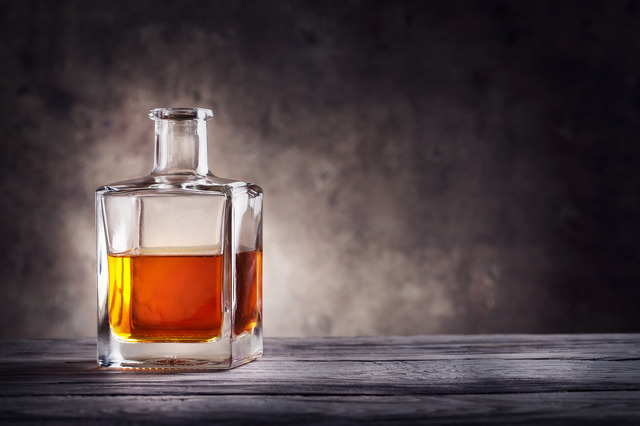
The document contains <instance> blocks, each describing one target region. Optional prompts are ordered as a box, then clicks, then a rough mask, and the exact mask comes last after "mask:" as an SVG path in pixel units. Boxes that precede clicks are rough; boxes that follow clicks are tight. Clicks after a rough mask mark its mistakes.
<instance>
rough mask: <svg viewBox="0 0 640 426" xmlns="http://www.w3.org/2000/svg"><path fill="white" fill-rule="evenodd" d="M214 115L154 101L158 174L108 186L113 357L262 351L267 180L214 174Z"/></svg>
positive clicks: (153, 359)
mask: <svg viewBox="0 0 640 426" xmlns="http://www.w3.org/2000/svg"><path fill="white" fill-rule="evenodd" d="M211 115H212V114H211V112H210V110H202V109H187V108H179V109H175V108H163V109H156V110H152V111H151V114H150V116H151V118H152V119H154V120H155V121H156V151H155V167H154V169H153V172H152V173H151V175H149V176H147V177H144V178H141V179H136V180H131V181H125V182H120V183H116V184H112V185H107V186H104V187H102V188H99V189H98V191H97V192H96V231H97V246H98V251H97V261H98V262H97V267H98V271H97V273H98V363H99V364H100V365H101V366H105V367H106V366H117V367H137V368H231V367H235V366H237V365H240V364H243V363H245V362H248V361H251V360H253V359H255V358H257V357H259V356H260V355H261V354H262V190H261V189H260V188H259V187H258V186H256V185H253V184H249V183H246V182H239V181H233V180H228V179H221V178H217V177H215V176H213V175H211V174H210V173H209V172H208V167H207V165H206V158H207V155H206V148H207V147H206V123H205V120H206V119H207V118H209V117H211Z"/></svg>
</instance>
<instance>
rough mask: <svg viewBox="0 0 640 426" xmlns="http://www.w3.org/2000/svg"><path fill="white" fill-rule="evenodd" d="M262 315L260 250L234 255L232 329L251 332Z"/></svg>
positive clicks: (238, 332)
mask: <svg viewBox="0 0 640 426" xmlns="http://www.w3.org/2000/svg"><path fill="white" fill-rule="evenodd" d="M261 316H262V251H260V250H256V251H247V252H242V253H238V254H237V255H236V311H235V322H234V327H233V331H234V333H235V334H236V335H237V336H239V335H241V334H244V333H252V332H253V330H254V329H255V328H256V326H257V325H258V322H259V321H260V318H261Z"/></svg>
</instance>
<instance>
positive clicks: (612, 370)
mask: <svg viewBox="0 0 640 426" xmlns="http://www.w3.org/2000/svg"><path fill="white" fill-rule="evenodd" d="M265 348H266V355H265V357H264V358H262V359H260V360H258V361H257V362H254V363H251V364H248V365H245V366H243V367H241V368H238V369H236V370H231V371H226V372H173V371H166V370H165V371H131V370H129V371H123V370H105V369H99V368H98V367H97V366H96V364H95V363H94V361H93V359H94V353H95V347H94V342H93V341H92V340H82V341H60V340H39V341H34V340H26V341H3V342H2V347H1V348H0V359H2V360H3V363H2V365H0V379H1V381H0V396H25V397H26V396H30V395H33V396H36V395H39V396H46V395H49V396H54V395H101V396H118V395H123V394H128V395H165V396H184V395H228V394H238V395H261V394H263V395H443V394H474V393H477V394H482V393H510V392H557V391H600V390H629V391H635V390H640V335H629V334H622V335H570V336H517V335H516V336H411V337H368V338H355V339H354V338H334V339H268V340H267V341H266V344H265Z"/></svg>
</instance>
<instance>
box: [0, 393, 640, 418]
mask: <svg viewBox="0 0 640 426" xmlns="http://www.w3.org/2000/svg"><path fill="white" fill-rule="evenodd" d="M639 407H640V392H638V391H636V392H575V393H573V392H572V393H535V394H507V395H505V394H500V395H496V394H490V395H442V396H424V395H414V396H340V397H336V396H312V397H304V396H296V395H292V396H273V395H262V396H260V395H257V396H255V395H215V396H214V395H210V396H197V395H196V396H186V397H185V396H143V397H136V396H109V397H104V396H71V397H69V396H47V397H35V398H34V397H15V398H0V419H2V420H4V421H21V422H25V421H32V422H45V421H46V422H49V423H51V422H53V423H60V424H66V423H69V422H73V421H77V420H78V419H83V421H85V422H87V423H91V424H122V423H125V424H126V423H151V424H172V423H174V424H175V423H189V424H203V423H213V422H215V423H216V424H234V425H238V424H270V423H274V422H276V421H277V423H279V424H323V425H324V424H332V425H341V424H354V423H367V424H374V425H387V424H398V423H402V424H425V423H428V424H433V425H451V424H456V425H478V424H508V425H513V424H545V425H566V424H581V425H583V424H598V425H601V424H638V422H640V408H639Z"/></svg>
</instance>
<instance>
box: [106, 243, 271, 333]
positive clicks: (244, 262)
mask: <svg viewBox="0 0 640 426" xmlns="http://www.w3.org/2000/svg"><path fill="white" fill-rule="evenodd" d="M222 263H223V260H222V255H205V256H195V255H113V256H111V255H110V256H109V318H110V322H111V329H112V330H113V333H114V334H115V335H116V336H117V337H118V338H119V339H121V340H125V341H135V342H207V341H211V340H215V339H216V338H218V337H220V335H221V331H222ZM236 269H237V276H236V286H237V292H236V300H237V307H236V312H235V325H234V331H235V333H236V334H242V333H245V332H252V331H253V329H254V328H255V326H256V324H257V323H258V321H259V317H260V315H261V313H260V311H261V307H262V252H260V251H252V252H244V253H239V254H238V255H237V256H236Z"/></svg>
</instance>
